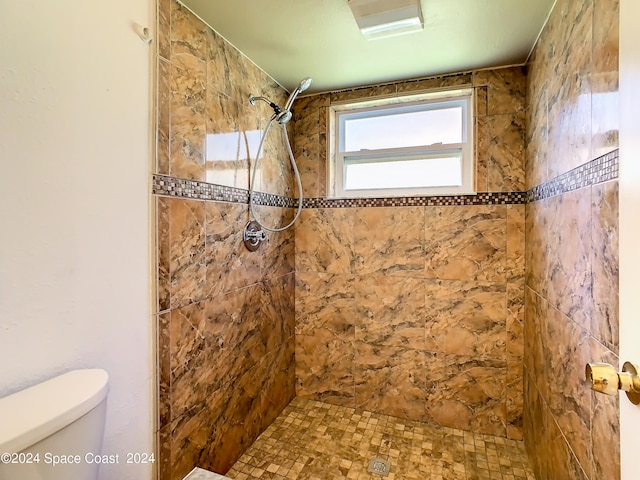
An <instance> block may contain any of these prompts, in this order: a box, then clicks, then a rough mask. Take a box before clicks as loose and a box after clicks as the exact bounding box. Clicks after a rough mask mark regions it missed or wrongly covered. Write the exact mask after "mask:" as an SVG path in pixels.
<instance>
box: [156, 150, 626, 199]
mask: <svg viewBox="0 0 640 480" xmlns="http://www.w3.org/2000/svg"><path fill="white" fill-rule="evenodd" d="M618 155H619V151H618V150H614V151H612V152H610V153H607V154H606V155H603V156H601V157H599V158H596V159H595V160H592V161H591V162H589V163H585V164H584V165H581V166H579V167H577V168H574V169H573V170H571V171H569V172H567V173H563V174H562V175H559V176H558V177H556V178H554V179H552V180H549V181H548V182H545V183H543V184H541V185H538V186H537V187H534V188H532V189H531V190H529V191H527V192H488V193H478V194H476V195H438V196H430V197H382V198H324V197H321V198H305V199H303V202H302V206H303V208H353V207H422V206H425V207H444V206H462V205H520V204H524V203H529V202H536V201H539V200H544V199H545V198H549V197H553V196H556V195H561V194H563V193H567V192H571V191H573V190H577V189H579V188H583V187H588V186H589V185H595V184H597V183H602V182H606V181H608V180H613V179H615V178H618V168H619V165H618ZM152 192H153V194H154V195H163V196H169V197H179V198H188V199H192V200H213V201H219V202H232V203H245V204H248V203H249V192H248V191H247V190H245V189H242V188H235V187H226V186H224V185H216V184H213V183H206V182H200V181H196V180H187V179H184V178H175V177H169V176H166V175H154V176H153V185H152ZM255 195H256V196H255V199H256V204H257V205H265V206H270V207H282V208H296V207H297V206H298V199H297V198H292V197H283V196H281V195H273V194H270V193H263V192H257V193H256V194H255Z"/></svg>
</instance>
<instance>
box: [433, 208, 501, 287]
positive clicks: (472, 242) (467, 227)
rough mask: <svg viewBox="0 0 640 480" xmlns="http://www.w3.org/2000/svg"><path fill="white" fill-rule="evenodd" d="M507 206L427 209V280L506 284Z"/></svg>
mask: <svg viewBox="0 0 640 480" xmlns="http://www.w3.org/2000/svg"><path fill="white" fill-rule="evenodd" d="M506 214H507V210H506V207H505V206H464V207H430V208H427V209H426V226H427V227H426V229H425V260H426V265H425V276H426V277H427V278H441V279H449V280H483V281H491V282H502V281H504V280H506V271H505V270H506V236H507V235H506V229H507V218H506Z"/></svg>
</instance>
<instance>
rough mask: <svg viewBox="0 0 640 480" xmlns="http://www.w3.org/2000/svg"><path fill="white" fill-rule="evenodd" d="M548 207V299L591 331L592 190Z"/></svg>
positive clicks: (551, 202) (553, 201) (557, 200)
mask: <svg viewBox="0 0 640 480" xmlns="http://www.w3.org/2000/svg"><path fill="white" fill-rule="evenodd" d="M544 204H545V205H546V208H548V212H547V213H546V214H545V215H547V218H549V230H548V232H547V234H548V237H547V238H548V245H547V255H548V256H549V271H548V279H547V281H548V290H547V292H546V293H547V298H548V300H549V302H550V303H551V304H552V305H554V306H555V307H556V308H558V309H559V310H560V311H562V312H563V313H564V314H565V315H567V316H568V317H569V318H571V319H572V320H574V321H575V322H576V323H578V324H580V325H582V326H583V327H584V328H586V329H590V328H591V316H592V312H593V296H592V291H591V290H592V289H591V284H592V274H591V251H592V248H593V241H592V238H591V189H589V188H584V189H580V190H575V191H573V192H569V193H565V194H564V195H561V196H557V197H552V198H550V199H548V201H545V202H544ZM532 248H534V247H533V246H532Z"/></svg>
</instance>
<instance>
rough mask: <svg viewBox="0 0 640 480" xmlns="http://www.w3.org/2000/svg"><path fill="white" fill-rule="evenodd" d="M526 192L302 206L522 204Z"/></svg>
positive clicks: (322, 201) (309, 201) (311, 201)
mask: <svg viewBox="0 0 640 480" xmlns="http://www.w3.org/2000/svg"><path fill="white" fill-rule="evenodd" d="M526 198H527V192H488V193H478V194H476V195H436V196H430V197H386V198H305V199H304V200H303V202H302V206H303V208H352V207H446V206H450V205H512V204H523V203H525V201H526Z"/></svg>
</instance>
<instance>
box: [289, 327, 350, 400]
mask: <svg viewBox="0 0 640 480" xmlns="http://www.w3.org/2000/svg"><path fill="white" fill-rule="evenodd" d="M295 358H296V365H295V371H296V395H298V396H301V397H306V398H313V399H316V400H320V401H323V402H328V403H333V404H336V405H344V406H348V407H351V408H355V406H356V404H355V384H354V359H355V347H354V342H353V341H352V340H350V341H347V340H341V339H338V338H331V337H324V338H323V337H317V336H312V335H296V341H295Z"/></svg>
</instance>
